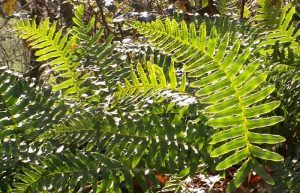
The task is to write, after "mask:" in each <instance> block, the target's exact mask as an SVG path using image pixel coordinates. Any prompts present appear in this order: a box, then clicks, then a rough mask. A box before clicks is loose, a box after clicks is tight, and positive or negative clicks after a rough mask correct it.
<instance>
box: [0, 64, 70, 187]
mask: <svg viewBox="0 0 300 193" xmlns="http://www.w3.org/2000/svg"><path fill="white" fill-rule="evenodd" d="M0 90H1V94H0V115H1V116H0V117H1V118H0V165H1V168H0V178H1V179H3V181H2V182H1V183H4V184H6V180H9V178H10V176H11V175H13V171H14V169H18V168H19V167H20V165H19V164H20V163H24V164H25V163H27V162H28V161H29V160H35V159H36V152H38V151H39V148H40V147H39V146H37V145H36V144H35V143H33V141H34V139H35V138H36V137H37V136H38V135H40V134H41V133H43V132H45V131H47V130H49V129H50V128H51V125H52V124H57V123H58V122H59V121H61V119H62V117H63V116H64V115H65V113H66V111H67V106H66V105H64V103H63V102H61V103H57V95H54V94H53V93H52V92H51V89H49V88H39V87H34V86H33V85H30V84H29V82H27V81H26V80H24V79H22V78H21V77H19V76H17V75H14V74H12V73H11V72H9V71H6V70H5V69H3V68H1V69H0ZM41 148H42V147H41ZM46 152H47V151H46V150H44V151H43V153H46Z"/></svg>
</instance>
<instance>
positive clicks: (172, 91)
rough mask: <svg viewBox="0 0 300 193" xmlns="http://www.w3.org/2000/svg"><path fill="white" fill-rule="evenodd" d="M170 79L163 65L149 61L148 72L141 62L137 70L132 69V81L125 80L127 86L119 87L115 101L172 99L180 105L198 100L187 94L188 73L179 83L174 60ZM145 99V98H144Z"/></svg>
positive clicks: (160, 100) (159, 100)
mask: <svg viewBox="0 0 300 193" xmlns="http://www.w3.org/2000/svg"><path fill="white" fill-rule="evenodd" d="M168 75H169V76H168V80H169V82H168V81H167V78H166V76H165V74H164V71H163V69H162V68H161V67H159V66H157V65H155V64H151V63H150V62H148V63H147V74H146V72H145V71H144V69H143V67H142V65H141V64H138V65H137V69H136V72H135V70H134V69H133V68H132V69H131V82H129V81H128V80H125V86H124V87H122V86H120V87H119V91H118V92H117V93H116V94H115V101H116V102H115V103H118V102H123V101H124V102H125V101H126V103H134V102H136V101H145V100H148V101H149V100H154V101H156V102H162V101H164V100H166V99H170V100H171V101H170V102H177V103H178V104H179V105H189V104H192V103H195V102H196V98H195V97H194V96H192V95H189V94H187V92H185V90H186V75H185V74H184V75H183V76H182V78H181V83H180V84H178V80H177V75H176V69H175V67H174V62H172V63H171V66H170V68H169V73H168ZM142 99H143V100H142Z"/></svg>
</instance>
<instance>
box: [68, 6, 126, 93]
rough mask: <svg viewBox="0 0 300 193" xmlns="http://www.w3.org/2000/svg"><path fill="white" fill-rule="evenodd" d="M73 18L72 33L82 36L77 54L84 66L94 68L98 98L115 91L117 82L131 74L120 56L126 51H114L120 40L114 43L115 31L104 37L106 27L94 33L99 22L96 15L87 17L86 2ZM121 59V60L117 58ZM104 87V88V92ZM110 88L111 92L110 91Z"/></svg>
mask: <svg viewBox="0 0 300 193" xmlns="http://www.w3.org/2000/svg"><path fill="white" fill-rule="evenodd" d="M74 15H75V16H74V17H73V21H74V23H75V25H74V26H73V27H72V31H71V33H72V35H73V36H76V37H78V39H77V45H78V46H77V48H76V52H75V55H76V56H77V58H78V61H77V62H80V63H81V64H82V65H83V66H84V68H88V69H89V70H90V71H92V72H93V75H92V76H91V77H90V78H91V79H93V82H92V84H93V85H94V87H95V89H96V92H97V90H98V91H99V90H100V93H99V92H97V95H98V96H97V98H105V97H106V95H108V93H110V92H115V90H116V86H115V85H116V84H117V83H118V82H119V80H121V79H123V78H127V77H128V74H129V73H128V70H129V68H127V67H126V66H122V67H121V64H122V61H120V57H121V56H122V53H119V52H116V53H115V52H114V49H115V47H116V44H114V43H112V41H113V35H109V36H108V37H105V41H104V42H103V43H100V42H102V41H103V40H102V39H104V38H103V35H104V29H103V28H102V29H100V30H98V31H97V32H96V33H93V27H94V26H95V17H92V18H91V19H90V20H89V21H88V22H86V21H85V20H86V19H85V17H84V5H79V6H77V8H76V9H75V14H74ZM117 60H118V61H117ZM103 91H104V92H103ZM108 91H109V92H108Z"/></svg>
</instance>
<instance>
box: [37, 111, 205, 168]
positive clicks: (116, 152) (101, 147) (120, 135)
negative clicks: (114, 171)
mask: <svg viewBox="0 0 300 193" xmlns="http://www.w3.org/2000/svg"><path fill="white" fill-rule="evenodd" d="M131 116H132V115H131ZM103 117H104V121H103ZM101 118H102V119H100V118H99V116H94V118H89V117H88V116H80V117H78V118H76V119H71V120H68V121H67V122H66V123H63V124H59V125H56V126H54V128H53V129H52V130H50V131H49V132H47V133H44V134H43V135H42V136H40V137H39V139H38V140H39V141H40V140H46V141H49V140H50V141H52V140H53V141H55V143H59V144H61V145H64V146H65V147H69V148H71V149H72V147H80V149H84V150H85V151H87V152H99V151H105V155H106V156H108V157H113V158H115V159H117V160H122V163H125V164H126V165H128V166H130V167H133V168H135V167H137V166H138V165H139V164H141V163H144V162H146V163H147V166H148V167H150V166H151V167H150V168H153V169H154V168H156V169H160V168H165V167H166V168H169V167H170V168H172V170H174V169H182V167H184V165H185V164H184V163H185V162H193V163H197V162H198V161H199V159H198V157H199V156H198V155H196V152H199V151H200V150H201V146H199V144H200V143H202V144H203V143H204V142H201V141H199V138H198V137H197V140H195V139H193V138H191V137H189V138H186V137H184V136H183V135H182V133H183V132H187V128H185V127H178V128H174V126H172V125H171V124H170V123H169V122H168V120H167V119H159V118H158V117H157V116H149V117H148V116H145V115H144V116H143V118H144V119H145V120H143V119H142V117H139V116H135V117H134V120H133V118H130V117H129V118H125V117H121V118H118V119H120V120H119V121H116V120H115V119H114V118H115V115H114V117H112V115H105V116H104V115H102V116H101ZM137 120H139V121H137ZM153 126H155V128H156V127H158V128H160V129H149V128H151V127H153ZM192 127H194V126H193V125H190V126H189V128H192ZM195 132H196V133H197V131H192V130H191V131H190V130H189V131H188V133H189V134H190V135H194V136H198V135H199V134H198V135H197V134H196V133H195ZM198 146H199V147H198ZM191 154H193V158H190V157H189V156H190V155H191ZM162 160H169V161H168V162H169V163H168V164H165V163H163V162H164V161H162Z"/></svg>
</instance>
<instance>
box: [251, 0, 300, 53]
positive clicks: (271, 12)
mask: <svg viewBox="0 0 300 193" xmlns="http://www.w3.org/2000/svg"><path fill="white" fill-rule="evenodd" d="M270 8H271V9H270ZM295 12H296V11H295V7H294V6H293V5H292V4H287V5H286V6H284V7H283V8H282V6H281V4H280V3H279V4H278V5H273V4H272V1H269V0H267V1H264V3H263V5H262V8H260V9H259V11H258V14H257V15H256V16H254V17H253V18H252V20H251V21H252V22H254V29H256V31H255V33H257V34H258V39H259V41H260V43H259V44H258V48H265V49H266V51H265V52H266V53H269V54H271V53H272V52H270V46H275V44H276V42H279V45H280V47H282V46H283V45H284V44H286V43H290V45H289V47H290V48H291V49H292V50H294V51H295V53H300V43H299V42H298V41H297V37H299V36H300V30H297V29H296V26H295V25H294V24H293V22H292V19H293V15H294V14H295ZM262 32H263V33H262Z"/></svg>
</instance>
